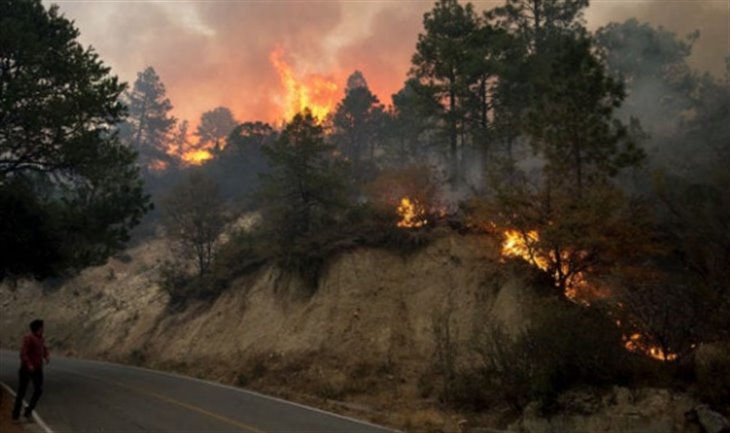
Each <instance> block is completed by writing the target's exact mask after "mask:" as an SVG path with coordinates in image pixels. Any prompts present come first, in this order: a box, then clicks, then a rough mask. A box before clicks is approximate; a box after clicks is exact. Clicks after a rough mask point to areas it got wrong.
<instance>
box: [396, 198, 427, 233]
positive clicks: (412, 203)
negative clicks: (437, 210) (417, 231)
mask: <svg viewBox="0 0 730 433" xmlns="http://www.w3.org/2000/svg"><path fill="white" fill-rule="evenodd" d="M396 211H397V212H398V215H399V216H400V221H398V227H401V228H419V227H423V226H425V225H426V224H428V220H427V219H426V218H425V216H426V211H425V209H424V208H423V206H422V205H421V204H420V203H419V202H418V200H415V199H413V200H411V199H410V198H408V197H403V198H402V199H401V200H400V205H398V208H397V209H396Z"/></svg>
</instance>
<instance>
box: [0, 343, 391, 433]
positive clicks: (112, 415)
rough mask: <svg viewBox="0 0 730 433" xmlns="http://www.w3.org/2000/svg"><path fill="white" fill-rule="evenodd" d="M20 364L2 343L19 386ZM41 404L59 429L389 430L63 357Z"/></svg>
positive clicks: (2, 371)
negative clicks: (18, 373)
mask: <svg viewBox="0 0 730 433" xmlns="http://www.w3.org/2000/svg"><path fill="white" fill-rule="evenodd" d="M18 366H19V360H18V354H17V352H14V351H6V350H0V381H2V382H5V383H7V384H8V385H10V386H11V387H12V388H13V389H14V390H15V389H17V382H18V379H17V371H18ZM29 391H30V389H29ZM26 398H29V396H27V397H26ZM38 411H39V413H40V414H41V416H42V417H43V419H44V420H45V422H46V424H48V426H49V427H50V428H51V429H52V430H53V431H55V432H78V433H86V432H105V433H111V432H119V433H122V432H123V433H131V432H177V433H181V432H186V433H194V432H248V433H315V432H322V433H335V432H341V433H344V432H347V433H392V431H390V430H386V429H384V428H380V427H376V426H373V425H370V424H367V423H364V422H358V421H355V420H352V419H348V418H344V417H340V416H338V415H334V414H330V413H325V412H322V411H319V410H317V409H312V408H308V407H304V406H301V405H297V404H294V403H289V402H285V401H282V400H279V399H275V398H271V397H267V396H263V395H260V394H257V393H253V392H249V391H246V390H242V389H238V388H233V387H228V386H224V385H220V384H216V383H213V382H206V381H201V380H198V379H193V378H188V377H183V376H178V375H171V374H166V373H162V372H155V371H150V370H145V369H140V368H134V367H129V366H124V365H119V364H110V363H105V362H95V361H84V360H79V359H71V358H61V357H54V358H52V359H51V363H50V365H48V366H47V367H46V370H45V391H44V394H43V397H42V398H41V400H40V403H39V405H38Z"/></svg>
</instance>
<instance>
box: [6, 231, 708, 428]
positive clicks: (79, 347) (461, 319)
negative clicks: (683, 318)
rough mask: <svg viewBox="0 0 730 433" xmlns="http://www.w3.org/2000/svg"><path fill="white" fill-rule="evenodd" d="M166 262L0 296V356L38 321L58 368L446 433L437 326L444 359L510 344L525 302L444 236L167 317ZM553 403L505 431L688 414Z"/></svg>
mask: <svg viewBox="0 0 730 433" xmlns="http://www.w3.org/2000/svg"><path fill="white" fill-rule="evenodd" d="M170 250H171V249H170V248H169V245H168V244H167V242H166V241H165V240H164V239H155V240H152V241H150V242H147V243H144V244H141V245H139V246H136V247H134V248H132V249H130V250H128V251H126V252H125V253H124V254H121V255H118V256H117V257H116V258H114V259H112V260H110V261H109V263H107V264H106V265H104V266H101V267H97V268H92V269H88V270H86V271H84V272H83V273H82V274H80V275H78V276H77V277H75V278H72V279H69V280H67V281H63V282H46V283H38V282H28V281H25V282H19V283H18V284H17V285H15V286H10V285H8V284H5V285H2V286H0V299H2V302H1V305H0V307H1V309H0V317H1V318H2V319H1V322H0V324H1V325H2V326H0V329H1V331H0V343H1V345H2V347H6V348H7V347H15V345H16V342H17V341H18V339H19V336H20V335H22V334H23V333H24V328H25V327H26V326H27V325H26V324H27V323H28V322H29V321H30V320H32V319H33V318H36V317H42V318H44V319H45V320H46V322H47V326H46V327H47V334H46V335H47V341H48V344H49V346H50V347H51V350H52V351H54V352H55V353H57V354H59V353H60V354H66V355H70V356H75V357H84V358H93V359H106V360H112V361H118V362H122V363H130V364H137V365H143V366H147V367H152V368H159V369H164V370H170V371H177V372H182V373H185V374H189V375H193V376H198V377H205V378H209V379H213V380H217V381H220V382H223V383H229V384H234V385H238V386H245V387H248V388H252V389H257V390H260V391H264V392H267V393H271V394H276V395H279V396H282V397H284V398H288V399H292V400H296V401H301V402H304V403H307V404H311V405H315V406H319V407H324V408H327V409H329V410H334V411H337V412H343V413H347V414H350V415H354V416H358V417H361V418H366V419H369V420H371V421H374V422H378V423H382V424H387V425H392V426H396V427H399V428H401V429H404V430H406V431H409V430H419V431H424V430H425V431H457V430H458V429H459V428H460V427H458V426H459V422H461V426H462V427H461V428H464V426H465V424H464V420H462V418H463V417H464V413H458V412H452V411H450V410H448V409H445V407H444V406H443V405H440V404H437V400H436V398H437V397H438V394H439V390H440V387H441V386H442V385H441V382H440V378H439V375H438V373H437V372H436V368H435V366H436V362H437V359H436V354H437V350H436V349H437V347H436V344H435V342H436V341H437V339H436V338H435V332H434V329H435V328H434V326H435V324H437V322H438V321H441V322H440V323H441V324H442V326H443V323H447V324H448V327H449V335H450V336H451V338H453V339H454V340H456V341H454V342H452V343H451V346H449V347H447V348H446V349H447V350H452V349H453V350H456V348H458V347H465V346H466V345H468V344H470V338H472V336H473V331H474V330H475V329H477V328H479V327H480V326H481V327H483V326H484V325H485V324H486V323H488V322H489V321H490V320H492V319H495V318H496V319H498V320H499V321H501V322H502V323H503V324H505V325H506V326H507V329H508V330H515V329H519V328H520V326H521V324H524V323H525V322H524V320H525V317H526V314H527V313H526V311H527V310H526V308H528V306H529V305H530V299H534V296H531V295H530V293H531V291H530V290H528V283H526V280H525V279H524V278H520V277H519V276H517V275H515V270H514V268H513V267H507V266H504V265H503V264H501V263H500V260H499V246H498V244H497V243H496V242H495V241H494V240H493V239H491V238H489V237H485V236H478V235H458V234H456V233H452V232H444V233H442V235H441V236H440V237H438V238H437V239H436V240H435V241H434V242H432V243H431V244H430V245H428V246H426V247H424V248H423V249H421V250H419V251H417V252H415V253H412V254H410V255H400V254H396V253H393V252H389V251H385V250H380V249H373V248H368V249H358V250H353V251H350V252H346V253H342V254H341V255H339V256H338V257H336V258H334V259H333V260H332V261H331V262H330V263H329V265H328V266H327V268H326V271H325V273H324V276H323V277H322V279H321V280H320V284H319V287H318V290H317V291H316V292H315V293H314V294H313V295H311V296H310V295H306V294H305V293H306V292H305V291H304V290H303V289H302V287H301V286H300V284H299V282H298V281H297V280H296V279H295V278H291V277H289V276H287V275H285V274H283V273H282V272H280V271H279V270H277V269H275V268H273V267H264V268H262V269H260V270H259V271H257V272H255V273H252V274H250V275H248V276H246V277H243V278H241V279H239V280H237V281H235V282H234V283H233V284H232V285H231V287H230V288H229V289H228V290H226V291H225V292H223V293H222V294H221V295H220V296H219V297H218V298H217V299H215V300H212V301H209V302H203V301H196V302H192V303H189V304H187V305H186V306H184V307H179V306H177V307H173V306H171V305H168V300H169V295H168V294H167V293H166V292H165V291H163V290H162V289H161V288H160V285H159V283H158V281H159V280H160V276H159V272H160V268H161V264H162V263H163V261H164V260H165V259H166V258H167V257H166V255H167V254H169V251H170ZM517 269H519V268H517ZM444 320H446V322H444ZM562 399H563V400H562V401H563V403H561V404H563V405H564V407H565V408H566V411H565V413H563V414H562V415H561V417H559V418H554V419H553V420H552V421H548V420H544V419H542V418H541V417H540V415H539V411H538V412H535V409H534V407H532V406H530V407H528V408H527V411H526V412H525V413H524V414H523V416H522V418H521V419H520V421H519V423H518V424H515V425H514V426H513V428H514V429H517V430H519V431H534V432H547V431H553V430H555V429H558V430H565V431H581V429H585V428H587V427H588V426H594V427H595V426H600V428H601V429H604V428H608V430H605V431H614V430H611V429H610V428H611V426H614V427H616V428H620V429H622V431H633V430H632V429H638V430H636V431H657V432H660V431H679V430H677V428H680V429H681V428H684V427H677V426H683V423H684V413H685V412H687V411H688V410H690V409H691V408H693V407H694V406H695V405H696V401H694V400H693V399H691V398H689V397H687V396H684V395H676V396H675V395H672V394H671V393H668V392H666V391H662V390H652V389H647V390H644V391H642V392H641V393H638V394H637V393H635V392H633V391H631V392H630V391H629V390H626V389H621V388H614V389H613V390H612V391H608V392H602V394H600V395H595V394H591V393H588V394H581V393H580V392H579V393H578V394H575V393H571V394H568V395H566V396H565V397H563V398H562ZM576 408H577V409H576ZM571 410H572V411H577V412H576V413H574V414H571ZM593 412H595V414H593V415H592V414H591V413H593ZM518 416H519V414H518V413H516V412H514V411H513V410H509V409H508V408H495V410H491V411H487V412H485V413H482V414H471V415H468V414H467V417H468V418H469V419H470V422H471V423H472V424H473V425H490V426H501V427H503V428H505V427H507V425H508V424H509V423H511V422H513V421H514V420H516V419H517V418H518ZM637 417H638V418H637ZM685 427H686V426H685ZM591 428H592V427H591ZM566 429H567V430H566ZM627 429H628V430H627ZM555 431H557V430H555ZM616 431H618V430H616Z"/></svg>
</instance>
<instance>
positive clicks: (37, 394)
mask: <svg viewBox="0 0 730 433" xmlns="http://www.w3.org/2000/svg"><path fill="white" fill-rule="evenodd" d="M18 376H19V378H20V380H19V382H18V395H17V396H16V397H15V407H14V408H13V418H14V419H18V418H19V417H20V409H21V407H22V406H23V397H25V391H26V390H27V389H28V382H29V381H31V380H32V381H33V396H32V397H31V398H30V402H28V407H27V408H25V416H27V417H29V416H30V415H31V413H33V409H35V405H36V404H37V403H38V399H39V398H41V394H42V393H43V369H42V368H39V369H37V370H33V371H28V370H26V369H25V368H24V367H21V368H20V371H19V372H18Z"/></svg>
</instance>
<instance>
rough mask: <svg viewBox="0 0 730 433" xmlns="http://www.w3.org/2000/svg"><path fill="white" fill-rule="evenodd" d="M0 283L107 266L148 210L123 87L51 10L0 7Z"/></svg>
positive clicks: (33, 5) (6, 3)
mask: <svg viewBox="0 0 730 433" xmlns="http://www.w3.org/2000/svg"><path fill="white" fill-rule="evenodd" d="M0 10H2V11H3V12H2V15H1V16H0V29H1V30H0V47H1V48H0V202H1V204H2V205H1V206H0V240H1V241H0V243H1V244H2V251H1V252H0V254H1V255H2V257H1V258H0V279H2V278H3V277H7V276H35V277H46V276H50V275H55V274H59V273H62V272H64V271H67V270H74V269H79V268H81V267H83V266H86V265H90V264H96V263H100V262H103V261H104V260H105V259H106V258H107V257H108V256H109V255H110V254H111V253H112V252H114V251H115V250H117V249H119V248H120V247H121V246H122V245H123V243H124V242H125V241H126V240H127V239H128V234H129V230H130V229H131V228H132V227H133V226H135V225H136V224H137V223H138V222H139V219H140V218H141V217H142V215H144V213H145V212H146V211H147V210H148V209H149V200H148V197H146V196H145V195H144V193H143V186H142V181H141V179H140V176H139V173H138V169H137V167H136V165H135V159H136V153H135V152H134V151H133V150H131V149H129V148H128V147H125V146H123V145H122V144H120V142H119V140H118V138H117V132H116V129H115V127H116V124H117V123H119V122H120V121H121V120H122V119H123V118H124V114H125V107H124V105H123V104H122V103H121V102H120V100H119V97H120V95H121V93H122V92H123V90H124V88H125V85H124V84H122V83H120V82H119V80H118V79H117V77H116V76H114V75H112V74H111V73H110V69H109V68H108V67H107V66H105V65H104V64H103V63H102V61H101V60H100V59H99V56H98V55H97V54H96V53H95V52H94V51H93V50H92V49H91V48H84V47H83V46H82V45H81V44H80V43H79V42H78V41H77V40H76V39H77V37H78V36H79V31H78V30H77V29H76V28H75V27H74V25H73V23H72V22H71V21H69V20H68V19H66V18H65V17H64V16H63V15H61V14H60V13H59V11H58V7H57V6H51V7H50V8H48V9H46V8H45V7H44V6H43V5H42V3H41V1H40V0H26V1H12V0H2V1H0Z"/></svg>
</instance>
